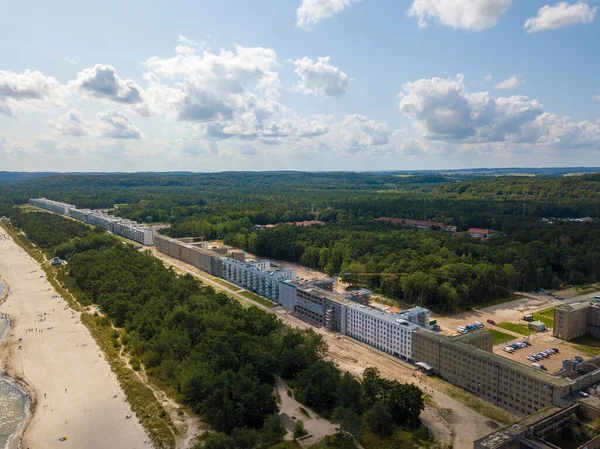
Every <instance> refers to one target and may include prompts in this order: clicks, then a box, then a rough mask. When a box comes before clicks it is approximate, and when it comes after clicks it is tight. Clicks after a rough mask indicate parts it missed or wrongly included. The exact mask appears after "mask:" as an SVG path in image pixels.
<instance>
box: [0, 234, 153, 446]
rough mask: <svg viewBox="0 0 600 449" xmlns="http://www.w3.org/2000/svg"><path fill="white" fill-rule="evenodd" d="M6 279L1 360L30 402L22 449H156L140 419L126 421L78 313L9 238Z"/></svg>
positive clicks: (116, 389)
mask: <svg viewBox="0 0 600 449" xmlns="http://www.w3.org/2000/svg"><path fill="white" fill-rule="evenodd" d="M0 234H3V235H6V234H5V233H4V232H3V231H2V230H0ZM0 277H1V278H2V279H3V282H4V283H5V284H6V287H7V288H8V295H7V297H6V299H5V302H4V303H3V304H1V305H0V313H2V314H5V315H7V316H9V317H10V318H11V320H12V327H11V328H10V329H9V330H8V331H7V335H6V339H5V341H4V342H3V344H2V346H1V348H0V360H1V361H2V365H3V369H4V370H5V371H6V373H7V374H8V375H10V376H11V377H13V378H15V379H17V380H20V381H21V382H22V383H23V384H24V385H25V386H26V388H27V390H28V391H29V394H30V397H31V414H30V417H29V419H28V421H27V423H26V424H25V426H24V429H23V430H22V431H23V435H22V444H21V447H22V448H23V449H34V448H36V449H38V448H45V449H54V448H57V449H58V448H61V449H67V448H73V449H75V448H77V449H83V448H85V449H105V448H115V449H116V448H127V449H141V448H151V447H152V445H151V444H150V441H149V437H148V436H147V434H146V433H145V431H144V429H143V427H142V425H141V424H140V422H139V421H138V419H137V418H136V417H135V415H133V417H132V418H131V419H126V416H128V415H131V414H132V411H131V408H130V407H129V404H128V403H127V402H126V400H125V395H124V393H123V391H122V390H121V388H120V386H119V383H118V381H117V379H116V377H115V375H114V374H113V373H112V371H111V369H110V366H109V364H108V362H107V361H106V360H105V359H104V357H103V354H102V352H101V351H100V349H99V348H98V346H97V345H96V343H95V341H94V339H93V338H92V336H91V335H90V334H89V332H88V330H87V328H86V327H85V326H84V325H83V324H82V323H80V321H79V313H77V312H74V311H73V310H71V309H70V308H69V307H68V306H67V304H66V302H65V301H64V300H63V299H62V298H61V297H59V296H57V293H56V292H55V291H54V289H53V288H52V286H51V284H50V283H49V282H48V281H47V280H46V278H45V277H44V272H43V271H42V269H41V268H40V266H39V264H38V263H37V262H36V261H35V260H34V259H32V258H31V257H30V256H29V255H28V254H27V253H26V252H25V251H23V250H22V249H21V248H20V247H19V246H18V245H17V244H16V243H14V241H13V240H12V239H10V238H6V239H0ZM63 435H64V436H67V440H66V441H62V442H60V441H59V438H60V437H61V436H63Z"/></svg>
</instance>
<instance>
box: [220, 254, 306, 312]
mask: <svg viewBox="0 0 600 449" xmlns="http://www.w3.org/2000/svg"><path fill="white" fill-rule="evenodd" d="M221 260H222V261H223V279H225V280H227V281H230V282H233V283H234V284H236V285H239V286H240V287H242V288H245V289H247V290H250V291H252V292H255V293H258V294H259V295H261V296H264V297H265V298H269V299H271V300H273V301H275V302H280V299H279V297H280V285H281V284H282V283H283V282H285V281H286V280H296V270H295V269H293V268H287V269H285V270H277V271H265V270H261V269H260V268H259V266H260V265H257V264H253V263H249V262H242V261H240V260H235V259H231V258H229V257H223V258H222V259H221ZM269 266H270V265H269Z"/></svg>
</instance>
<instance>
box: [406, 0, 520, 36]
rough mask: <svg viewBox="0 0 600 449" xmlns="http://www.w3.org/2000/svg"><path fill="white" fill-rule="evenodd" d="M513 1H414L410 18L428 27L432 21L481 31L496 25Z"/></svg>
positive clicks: (410, 10) (421, 25)
mask: <svg viewBox="0 0 600 449" xmlns="http://www.w3.org/2000/svg"><path fill="white" fill-rule="evenodd" d="M511 2H512V0H413V3H412V5H411V7H410V9H409V10H408V15H409V16H410V17H416V18H417V19H418V20H419V26H420V27H425V26H427V24H428V22H429V21H430V20H432V19H433V20H435V21H437V22H439V23H440V24H442V25H445V26H449V27H452V28H454V29H464V30H476V31H480V30H483V29H485V28H490V27H493V26H494V25H496V23H497V22H498V20H499V19H500V17H501V16H502V15H503V14H504V13H505V12H506V11H507V10H508V8H509V7H510V5H511Z"/></svg>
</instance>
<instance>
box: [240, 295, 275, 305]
mask: <svg viewBox="0 0 600 449" xmlns="http://www.w3.org/2000/svg"><path fill="white" fill-rule="evenodd" d="M238 294H239V295H242V296H243V297H244V298H247V299H250V300H251V301H254V302H257V303H259V304H260V305H263V306H265V307H269V308H271V307H275V303H274V302H271V301H269V300H268V299H265V298H263V297H261V296H258V295H255V294H254V293H252V292H241V293H238Z"/></svg>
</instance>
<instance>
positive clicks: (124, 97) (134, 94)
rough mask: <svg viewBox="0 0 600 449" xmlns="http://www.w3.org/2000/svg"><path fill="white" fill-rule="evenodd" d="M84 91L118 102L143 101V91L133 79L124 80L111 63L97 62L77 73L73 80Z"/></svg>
mask: <svg viewBox="0 0 600 449" xmlns="http://www.w3.org/2000/svg"><path fill="white" fill-rule="evenodd" d="M71 85H72V86H75V87H78V88H79V89H81V90H82V91H84V92H87V93H89V94H91V95H92V96H94V97H97V98H105V99H108V100H111V101H115V102H117V103H123V104H136V103H141V102H142V101H143V91H142V88H141V87H140V86H138V85H137V84H136V82H135V81H133V80H123V79H121V78H119V76H118V75H117V71H116V70H115V68H114V67H112V66H110V65H102V64H96V65H95V66H94V67H90V68H87V69H84V70H83V71H81V72H79V73H78V74H77V79H76V80H75V81H72V82H71Z"/></svg>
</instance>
